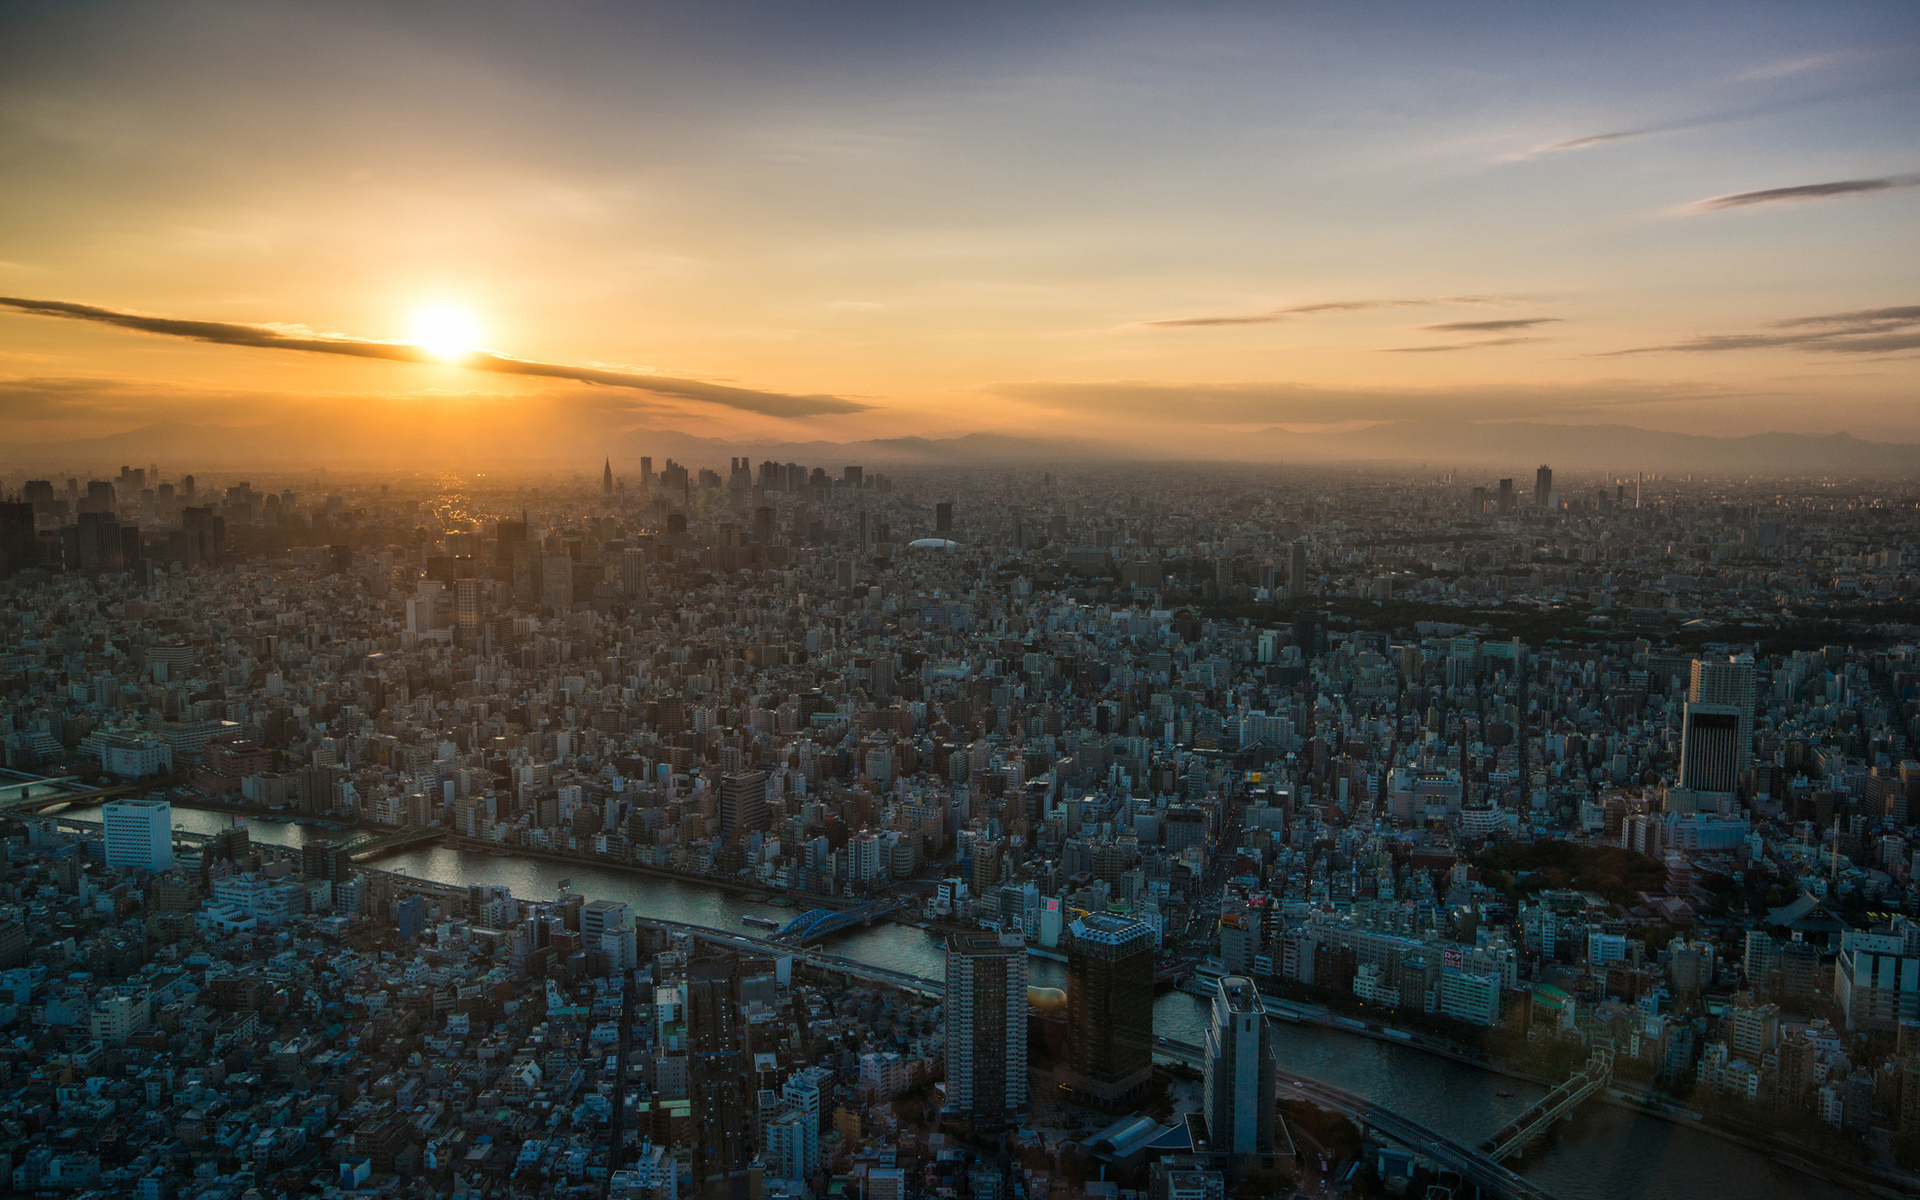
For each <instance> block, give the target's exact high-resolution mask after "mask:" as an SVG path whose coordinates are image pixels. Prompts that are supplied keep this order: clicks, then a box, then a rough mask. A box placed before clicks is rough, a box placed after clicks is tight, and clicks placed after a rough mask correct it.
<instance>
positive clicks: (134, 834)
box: [100, 800, 173, 871]
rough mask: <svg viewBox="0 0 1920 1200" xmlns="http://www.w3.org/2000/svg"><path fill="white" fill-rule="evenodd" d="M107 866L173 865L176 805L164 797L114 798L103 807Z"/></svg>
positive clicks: (161, 867)
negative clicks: (143, 798)
mask: <svg viewBox="0 0 1920 1200" xmlns="http://www.w3.org/2000/svg"><path fill="white" fill-rule="evenodd" d="M100 817H101V821H102V823H103V824H104V825H105V826H106V833H107V865H108V866H110V867H131V868H133V869H134V870H136V871H164V870H166V869H168V868H169V867H171V866H173V805H171V804H168V803H167V802H166V801H165V800H112V801H109V802H108V803H107V804H106V805H105V807H103V808H102V809H101V810H100Z"/></svg>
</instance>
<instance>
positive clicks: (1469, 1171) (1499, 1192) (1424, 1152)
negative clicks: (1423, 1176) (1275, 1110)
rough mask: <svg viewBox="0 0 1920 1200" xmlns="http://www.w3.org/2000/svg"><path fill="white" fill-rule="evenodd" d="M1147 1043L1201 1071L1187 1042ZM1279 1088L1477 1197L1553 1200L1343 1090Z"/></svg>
mask: <svg viewBox="0 0 1920 1200" xmlns="http://www.w3.org/2000/svg"><path fill="white" fill-rule="evenodd" d="M1153 1042H1154V1047H1153V1048H1154V1053H1155V1054H1156V1055H1158V1056H1159V1057H1161V1058H1165V1059H1170V1060H1172V1061H1174V1062H1178V1063H1184V1064H1186V1065H1187V1066H1190V1067H1195V1068H1198V1067H1201V1066H1202V1065H1203V1062H1204V1052H1203V1051H1202V1050H1201V1048H1200V1047H1198V1046H1196V1045H1194V1044H1193V1043H1192V1042H1182V1041H1176V1040H1175V1039H1173V1038H1168V1037H1155V1038H1154V1039H1153ZM1280 1084H1281V1086H1282V1087H1285V1088H1286V1089H1288V1090H1289V1091H1291V1092H1293V1093H1294V1094H1296V1095H1298V1096H1300V1097H1302V1098H1303V1099H1306V1100H1310V1101H1312V1102H1313V1103H1314V1104H1317V1105H1319V1106H1320V1107H1321V1108H1326V1109H1331V1110H1332V1111H1334V1112H1337V1113H1339V1114H1341V1115H1342V1116H1344V1117H1346V1118H1347V1119H1348V1120H1350V1121H1352V1122H1353V1123H1354V1124H1356V1125H1358V1126H1360V1128H1361V1131H1362V1132H1363V1133H1364V1132H1367V1131H1371V1132H1373V1133H1375V1134H1378V1135H1380V1136H1382V1137H1384V1138H1387V1139H1388V1140H1390V1141H1393V1142H1397V1143H1398V1144H1400V1145H1401V1146H1404V1147H1406V1148H1407V1149H1408V1150H1411V1151H1413V1152H1414V1153H1416V1154H1419V1155H1421V1156H1422V1157H1424V1158H1427V1159H1429V1160H1431V1161H1432V1162H1434V1163H1436V1164H1438V1165H1439V1166H1440V1167H1441V1168H1443V1169H1444V1170H1448V1171H1452V1172H1453V1173H1454V1174H1456V1175H1458V1176H1460V1177H1461V1178H1462V1179H1464V1180H1466V1181H1467V1182H1468V1183H1471V1184H1472V1185H1473V1186H1474V1187H1475V1188H1476V1189H1478V1190H1479V1192H1480V1194H1481V1195H1482V1196H1489V1197H1499V1198H1501V1200H1553V1195H1552V1193H1550V1192H1548V1191H1547V1190H1546V1189H1545V1188H1542V1187H1541V1186H1540V1185H1539V1184H1536V1183H1534V1182H1533V1181H1531V1180H1529V1179H1526V1178H1524V1177H1523V1176H1520V1175H1516V1174H1514V1173H1513V1172H1512V1171H1510V1170H1508V1169H1507V1168H1506V1167H1503V1166H1501V1165H1500V1163H1499V1162H1497V1161H1496V1160H1494V1159H1493V1158H1491V1157H1490V1156H1488V1155H1486V1154H1484V1153H1482V1152H1481V1151H1479V1150H1477V1149H1475V1148H1473V1147H1471V1146H1466V1145H1462V1144H1461V1143H1460V1142H1458V1141H1455V1140H1454V1139H1453V1138H1450V1137H1448V1136H1447V1135H1446V1134H1443V1133H1441V1132H1439V1131H1438V1130H1436V1129H1432V1128H1430V1127H1428V1126H1426V1125H1423V1124H1421V1123H1420V1122H1418V1121H1415V1120H1414V1119H1412V1118H1411V1117H1406V1116H1402V1115H1401V1114H1399V1113H1396V1112H1394V1111H1393V1110H1392V1109H1388V1108H1382V1107H1381V1106H1380V1105H1378V1104H1375V1103H1373V1101H1371V1100H1367V1099H1365V1098H1363V1097H1361V1096H1358V1095H1355V1094H1354V1093H1352V1092H1349V1091H1347V1090H1345V1089H1344V1088H1338V1087H1335V1086H1334V1085H1333V1084H1330V1083H1323V1082H1321V1081H1320V1080H1318V1079H1312V1078H1309V1077H1308V1076H1305V1075H1301V1074H1299V1073H1298V1072H1295V1071H1288V1070H1286V1069H1284V1068H1282V1069H1281V1071H1280Z"/></svg>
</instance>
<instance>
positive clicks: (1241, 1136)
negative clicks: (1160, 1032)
mask: <svg viewBox="0 0 1920 1200" xmlns="http://www.w3.org/2000/svg"><path fill="white" fill-rule="evenodd" d="M1203 1077H1204V1083H1203V1085H1202V1088H1203V1091H1202V1100H1203V1102H1204V1104H1205V1106H1206V1117H1207V1143H1208V1145H1209V1146H1210V1147H1211V1148H1212V1149H1213V1151H1214V1152H1215V1153H1218V1154H1241V1155H1244V1154H1268V1153H1271V1152H1272V1151H1273V1123H1274V1115H1275V1106H1276V1104H1277V1103H1278V1099H1279V1097H1278V1094H1277V1093H1278V1088H1279V1078H1280V1077H1279V1062H1278V1060H1277V1059H1276V1058H1275V1056H1274V1052H1273V1039H1272V1037H1271V1035H1270V1034H1269V1033H1268V1031H1267V1007H1266V1005H1265V1003H1263V1002H1262V1001H1261V999H1260V993H1259V992H1258V991H1257V990H1255V988H1254V986H1253V980H1251V979H1247V978H1245V977H1244V976H1240V975H1228V976H1226V977H1225V978H1223V979H1221V980H1220V982H1219V983H1218V984H1216V985H1215V987H1214V994H1213V1020H1212V1022H1211V1023H1210V1024H1209V1025H1208V1026H1207V1044H1206V1065H1205V1070H1204V1072H1203Z"/></svg>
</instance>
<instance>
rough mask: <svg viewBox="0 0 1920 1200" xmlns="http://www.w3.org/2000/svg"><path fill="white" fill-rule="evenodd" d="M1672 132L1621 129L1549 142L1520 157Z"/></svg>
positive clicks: (1668, 129) (1583, 148)
mask: <svg viewBox="0 0 1920 1200" xmlns="http://www.w3.org/2000/svg"><path fill="white" fill-rule="evenodd" d="M1669 132H1672V129H1671V127H1669V128H1662V129H1622V130H1620V131H1619V132H1617V133H1596V134H1592V135H1590V136H1588V137H1577V138H1568V139H1567V140H1566V141H1564V142H1549V143H1548V144H1547V145H1544V146H1535V147H1534V148H1533V149H1531V150H1529V151H1527V152H1526V153H1525V154H1523V155H1521V156H1520V157H1522V158H1531V157H1533V156H1534V155H1536V154H1557V153H1559V152H1560V151H1562V150H1585V149H1586V148H1587V147H1589V146H1599V145H1602V144H1604V143H1607V142H1624V141H1626V140H1628V139H1629V138H1641V137H1651V136H1653V135H1654V134H1656V133H1669Z"/></svg>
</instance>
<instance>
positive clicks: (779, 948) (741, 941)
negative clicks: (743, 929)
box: [634, 916, 947, 1000]
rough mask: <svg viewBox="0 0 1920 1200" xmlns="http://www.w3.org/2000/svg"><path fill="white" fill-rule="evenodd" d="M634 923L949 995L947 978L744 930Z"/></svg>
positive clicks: (648, 919)
mask: <svg viewBox="0 0 1920 1200" xmlns="http://www.w3.org/2000/svg"><path fill="white" fill-rule="evenodd" d="M634 924H636V925H640V926H644V927H646V928H649V929H660V930H665V931H666V932H668V933H678V934H684V935H686V936H687V937H691V938H697V939H698V940H700V941H703V942H707V943H709V944H711V945H716V946H726V947H728V948H730V949H734V950H738V951H740V952H741V953H743V954H764V955H766V956H768V957H774V956H777V955H781V954H785V955H788V956H790V957H792V958H793V959H794V960H795V961H796V962H804V963H807V964H809V965H811V966H815V967H819V968H820V969H822V970H825V971H837V972H839V973H840V974H842V975H850V976H852V977H853V978H855V979H865V980H868V981H869V982H872V983H882V984H885V985H887V986H888V987H897V988H901V989H903V990H905V991H909V992H918V993H919V994H920V995H923V996H929V997H932V998H933V999H936V1000H937V999H940V998H942V997H944V996H945V995H946V990H947V985H946V981H945V980H942V979H928V978H927V977H926V976H924V975H909V974H907V973H906V972H904V971H892V970H888V969H887V968H886V967H876V966H873V965H872V964H870V963H863V962H855V961H854V960H853V959H850V958H843V957H841V956H840V955H838V954H825V953H822V952H821V951H818V950H805V949H798V948H796V947H794V946H791V945H788V944H786V943H783V942H775V941H770V940H768V939H767V938H757V937H749V936H747V935H746V934H741V933H727V932H725V931H723V930H719V929H711V928H709V927H707V926H705V925H689V924H687V923H686V922H684V921H668V920H664V919H661V918H658V917H639V916H636V917H635V918H634Z"/></svg>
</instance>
